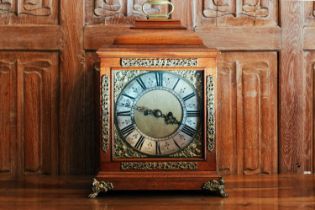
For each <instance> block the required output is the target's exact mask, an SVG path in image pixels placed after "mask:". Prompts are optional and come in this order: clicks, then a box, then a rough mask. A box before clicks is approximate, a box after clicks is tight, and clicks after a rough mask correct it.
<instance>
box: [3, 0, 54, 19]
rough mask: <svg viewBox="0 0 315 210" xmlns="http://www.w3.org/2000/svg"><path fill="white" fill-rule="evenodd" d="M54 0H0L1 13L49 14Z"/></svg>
mask: <svg viewBox="0 0 315 210" xmlns="http://www.w3.org/2000/svg"><path fill="white" fill-rule="evenodd" d="M51 10H52V0H0V14H5V13H13V14H15V15H20V14H25V15H34V16H49V15H51V12H52V11H51Z"/></svg>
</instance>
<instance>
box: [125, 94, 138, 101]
mask: <svg viewBox="0 0 315 210" xmlns="http://www.w3.org/2000/svg"><path fill="white" fill-rule="evenodd" d="M122 95H123V96H125V97H127V98H130V99H131V100H135V98H134V97H132V96H130V95H127V94H122Z"/></svg>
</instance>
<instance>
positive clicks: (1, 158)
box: [0, 58, 17, 176]
mask: <svg viewBox="0 0 315 210" xmlns="http://www.w3.org/2000/svg"><path fill="white" fill-rule="evenodd" d="M16 68H17V66H16V63H14V62H13V61H12V60H10V59H7V58H1V59H0V84H1V86H0V101H1V103H0V104H1V105H0V119H1V120H0V129H1V131H2V132H1V133H0V174H1V176H4V175H5V176H12V175H14V174H15V172H16V161H15V159H14V158H12V156H13V154H14V152H15V151H16V147H15V145H16V102H17V99H16V91H15V90H16V70H17V69H16Z"/></svg>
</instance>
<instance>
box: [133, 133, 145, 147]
mask: <svg viewBox="0 0 315 210" xmlns="http://www.w3.org/2000/svg"><path fill="white" fill-rule="evenodd" d="M143 144H144V137H143V136H141V137H140V138H139V140H138V142H137V143H136V145H135V148H136V149H137V150H141V148H142V146H143Z"/></svg>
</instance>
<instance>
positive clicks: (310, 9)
mask: <svg viewBox="0 0 315 210" xmlns="http://www.w3.org/2000/svg"><path fill="white" fill-rule="evenodd" d="M304 15H305V25H306V26H315V2H308V1H307V2H304Z"/></svg>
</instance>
